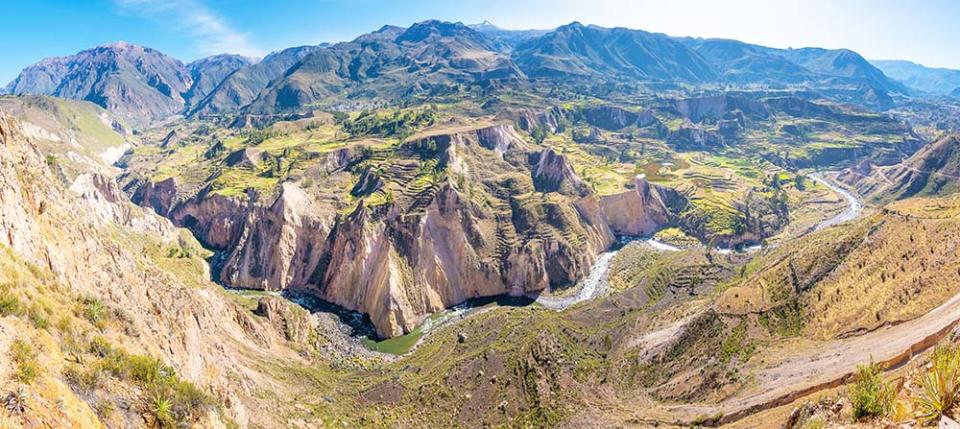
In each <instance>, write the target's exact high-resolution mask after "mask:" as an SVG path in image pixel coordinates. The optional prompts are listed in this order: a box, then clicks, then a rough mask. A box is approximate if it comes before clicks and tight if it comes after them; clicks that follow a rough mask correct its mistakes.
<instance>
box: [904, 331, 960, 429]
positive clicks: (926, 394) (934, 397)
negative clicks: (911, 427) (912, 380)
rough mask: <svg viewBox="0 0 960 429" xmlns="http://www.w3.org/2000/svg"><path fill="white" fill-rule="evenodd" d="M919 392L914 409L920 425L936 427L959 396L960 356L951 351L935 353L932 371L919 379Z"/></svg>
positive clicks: (948, 349)
mask: <svg viewBox="0 0 960 429" xmlns="http://www.w3.org/2000/svg"><path fill="white" fill-rule="evenodd" d="M919 382H920V383H919V384H920V389H919V390H917V391H915V392H913V396H912V402H913V409H914V412H915V413H916V417H917V419H918V420H919V421H921V422H924V423H933V422H936V421H937V420H939V419H940V417H941V416H943V414H944V413H946V412H947V411H949V410H950V409H951V408H953V406H954V405H956V404H957V402H958V394H960V354H958V350H957V349H955V348H951V347H938V348H937V349H936V350H934V352H933V357H932V359H931V362H930V369H929V370H928V371H927V372H926V373H924V374H923V375H921V376H920V380H919Z"/></svg>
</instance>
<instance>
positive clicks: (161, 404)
mask: <svg viewBox="0 0 960 429" xmlns="http://www.w3.org/2000/svg"><path fill="white" fill-rule="evenodd" d="M90 348H91V351H93V350H94V349H96V350H97V351H98V352H103V353H105V354H106V356H105V357H103V358H102V359H100V361H99V364H98V367H99V368H100V369H101V370H102V371H103V372H104V373H106V374H110V375H112V376H114V377H117V378H119V379H121V380H126V381H131V382H133V383H135V384H137V385H138V386H140V388H141V389H143V391H144V392H145V394H146V400H145V408H146V409H145V411H146V412H147V414H149V415H150V416H151V417H152V418H153V423H154V424H155V425H156V426H158V427H160V428H175V427H189V426H190V424H189V423H191V422H193V421H195V420H196V419H197V417H198V416H199V415H200V413H201V411H202V410H203V409H205V408H207V407H210V406H212V405H213V404H214V401H213V400H212V399H211V398H210V397H209V396H207V395H206V394H205V393H203V391H201V390H200V389H199V388H197V387H196V386H194V385H193V384H192V383H189V382H186V381H183V380H181V379H180V378H179V377H177V374H176V372H175V371H174V369H173V368H171V367H169V366H167V365H165V364H164V363H163V362H162V361H161V360H160V359H157V358H154V357H152V356H146V355H131V354H127V353H126V352H124V351H123V350H119V349H114V348H112V347H110V346H109V345H108V344H105V341H100V340H97V339H96V338H94V340H93V341H91V346H90ZM80 380H81V381H83V378H81V379H80Z"/></svg>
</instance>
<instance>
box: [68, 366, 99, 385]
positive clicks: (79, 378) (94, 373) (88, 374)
mask: <svg viewBox="0 0 960 429" xmlns="http://www.w3.org/2000/svg"><path fill="white" fill-rule="evenodd" d="M63 378H64V380H66V381H67V383H68V384H70V386H72V387H73V388H75V389H78V390H84V391H91V390H94V389H96V388H97V387H99V386H100V383H101V381H102V379H103V377H102V372H101V371H100V368H98V367H96V366H94V367H91V368H88V369H84V368H81V367H80V366H78V365H71V366H68V367H66V368H64V370H63Z"/></svg>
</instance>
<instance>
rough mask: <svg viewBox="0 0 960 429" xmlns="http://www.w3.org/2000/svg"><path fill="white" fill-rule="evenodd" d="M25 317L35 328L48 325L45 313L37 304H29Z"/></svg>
mask: <svg viewBox="0 0 960 429" xmlns="http://www.w3.org/2000/svg"><path fill="white" fill-rule="evenodd" d="M27 317H28V318H29V319H30V322H31V323H33V326H35V327H36V328H37V329H47V328H48V327H50V321H48V320H47V314H46V312H44V310H43V308H41V307H40V306H39V305H38V304H34V305H31V306H30V309H29V310H27Z"/></svg>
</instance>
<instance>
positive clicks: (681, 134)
mask: <svg viewBox="0 0 960 429" xmlns="http://www.w3.org/2000/svg"><path fill="white" fill-rule="evenodd" d="M667 143H669V144H671V145H674V146H676V147H677V148H678V149H680V150H695V149H708V148H717V147H720V146H723V145H724V140H723V136H722V135H720V134H718V133H716V132H714V131H710V130H707V129H704V128H701V127H699V126H692V127H688V126H684V127H680V129H677V130H673V131H670V133H669V134H668V135H667Z"/></svg>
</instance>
